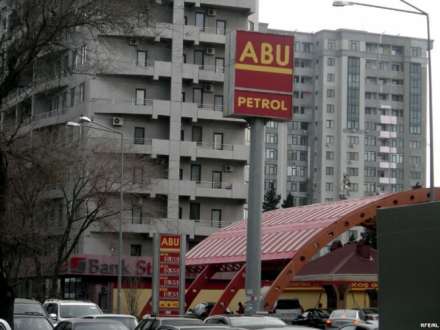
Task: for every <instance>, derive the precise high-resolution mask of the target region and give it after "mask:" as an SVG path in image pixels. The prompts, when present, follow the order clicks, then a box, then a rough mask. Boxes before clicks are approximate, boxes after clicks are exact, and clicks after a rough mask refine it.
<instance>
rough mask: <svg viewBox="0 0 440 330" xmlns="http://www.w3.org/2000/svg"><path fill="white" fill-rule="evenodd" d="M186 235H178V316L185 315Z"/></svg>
mask: <svg viewBox="0 0 440 330" xmlns="http://www.w3.org/2000/svg"><path fill="white" fill-rule="evenodd" d="M185 255H186V234H180V258H179V259H180V260H179V261H180V283H179V314H180V315H184V314H185V307H186V306H185V292H186V291H185V289H186V268H185V267H186V263H185Z"/></svg>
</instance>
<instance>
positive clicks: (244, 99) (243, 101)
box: [238, 96, 246, 106]
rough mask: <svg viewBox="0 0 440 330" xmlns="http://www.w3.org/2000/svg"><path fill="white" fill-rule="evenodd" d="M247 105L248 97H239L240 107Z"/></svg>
mask: <svg viewBox="0 0 440 330" xmlns="http://www.w3.org/2000/svg"><path fill="white" fill-rule="evenodd" d="M245 103H246V97H244V96H239V97H238V106H241V105H243V104H245Z"/></svg>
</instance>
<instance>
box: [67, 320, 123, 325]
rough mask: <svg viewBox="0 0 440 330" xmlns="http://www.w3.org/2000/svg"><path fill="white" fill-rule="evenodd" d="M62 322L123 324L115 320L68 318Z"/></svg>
mask: <svg viewBox="0 0 440 330" xmlns="http://www.w3.org/2000/svg"><path fill="white" fill-rule="evenodd" d="M61 322H70V323H74V324H86V323H108V324H121V323H120V322H119V321H114V320H102V319H100V320H98V319H68V320H65V321H61Z"/></svg>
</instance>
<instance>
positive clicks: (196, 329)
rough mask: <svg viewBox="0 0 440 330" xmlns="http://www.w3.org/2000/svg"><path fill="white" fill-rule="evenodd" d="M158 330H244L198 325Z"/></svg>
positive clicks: (165, 326)
mask: <svg viewBox="0 0 440 330" xmlns="http://www.w3.org/2000/svg"><path fill="white" fill-rule="evenodd" d="M158 330H245V329H241V328H231V327H226V326H217V325H199V326H177V325H162V326H160V327H159V328H158Z"/></svg>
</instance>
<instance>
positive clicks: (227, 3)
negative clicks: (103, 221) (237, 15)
mask: <svg viewBox="0 0 440 330" xmlns="http://www.w3.org/2000/svg"><path fill="white" fill-rule="evenodd" d="M185 3H193V4H194V5H195V6H196V7H200V5H201V4H203V5H207V6H214V7H230V8H234V9H243V10H245V11H246V12H247V13H248V14H250V13H255V12H256V10H257V3H256V1H255V0H222V1H217V0H185Z"/></svg>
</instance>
